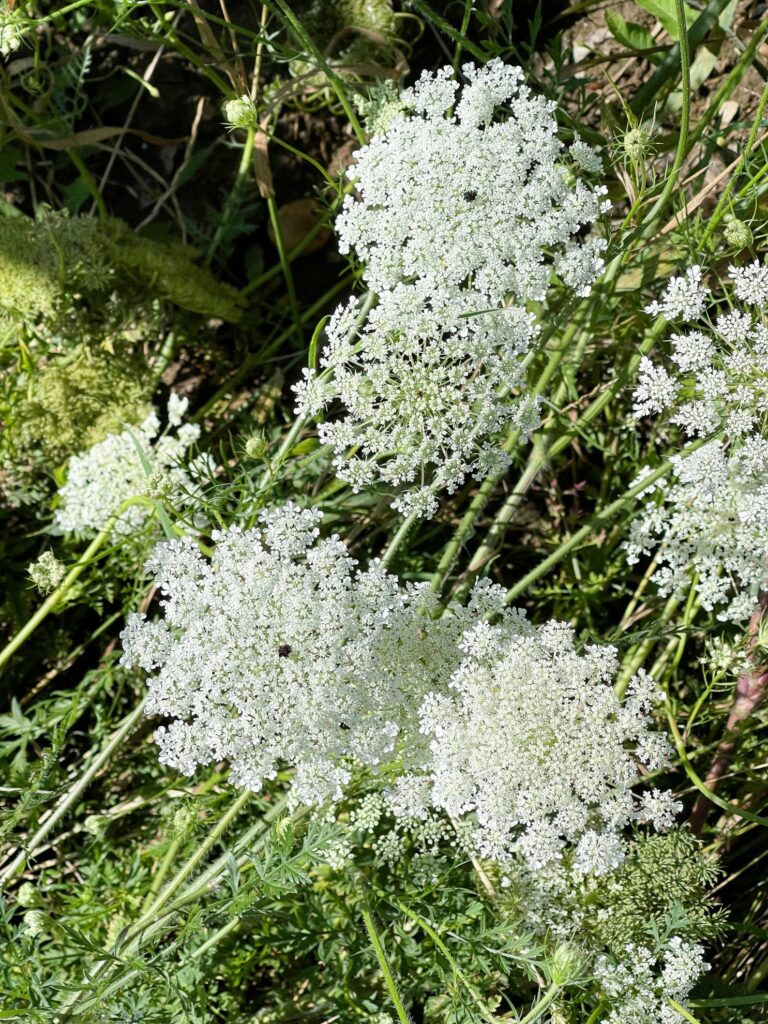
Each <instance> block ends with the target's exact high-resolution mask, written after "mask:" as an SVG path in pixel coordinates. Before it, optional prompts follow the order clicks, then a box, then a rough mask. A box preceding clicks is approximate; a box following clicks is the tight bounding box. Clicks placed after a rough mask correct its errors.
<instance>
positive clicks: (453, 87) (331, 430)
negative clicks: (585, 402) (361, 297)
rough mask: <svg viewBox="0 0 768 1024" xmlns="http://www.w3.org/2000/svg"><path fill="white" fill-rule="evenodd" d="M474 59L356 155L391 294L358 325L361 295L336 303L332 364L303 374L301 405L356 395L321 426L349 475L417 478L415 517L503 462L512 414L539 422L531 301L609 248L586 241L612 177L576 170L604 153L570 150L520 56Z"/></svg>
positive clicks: (366, 246)
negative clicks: (499, 438) (595, 184)
mask: <svg viewBox="0 0 768 1024" xmlns="http://www.w3.org/2000/svg"><path fill="white" fill-rule="evenodd" d="M462 70H463V74H464V76H465V78H466V81H467V84H466V85H465V86H464V87H463V88H462V89H461V92H460V94H459V96H458V102H457V89H458V86H457V83H456V82H455V81H453V80H452V74H453V72H452V69H451V68H443V69H442V70H440V71H438V72H436V73H434V74H431V75H430V74H428V73H425V74H424V75H423V76H422V78H421V79H420V80H419V82H417V83H416V85H415V86H414V87H413V88H412V89H407V90H405V91H404V92H403V94H402V96H401V101H402V105H403V113H402V114H401V116H398V117H396V118H395V119H394V120H393V121H392V122H391V123H390V125H389V127H388V128H387V130H386V131H384V132H383V133H381V134H379V135H377V136H375V137H374V138H373V139H372V140H371V141H370V143H369V144H368V145H367V146H365V147H363V148H362V149H361V150H360V151H358V153H357V154H356V163H355V164H354V165H353V167H352V168H350V170H349V172H348V174H349V176H350V178H352V179H354V180H355V182H356V185H357V190H358V196H357V197H353V196H349V197H347V199H346V200H345V204H344V209H343V211H342V214H341V216H340V217H339V219H338V221H337V227H338V231H339V236H340V247H341V249H342V251H343V252H354V253H355V254H356V256H357V258H358V259H359V260H360V261H361V262H362V263H363V264H364V265H365V272H364V278H365V281H366V283H367V284H368V286H369V288H370V289H371V290H372V291H373V292H375V293H376V294H377V295H378V304H377V306H376V308H375V309H374V310H373V311H372V312H371V313H370V314H369V315H368V317H367V319H365V320H364V322H363V323H362V325H357V326H355V318H356V316H357V313H358V309H357V306H356V304H354V303H352V304H351V305H347V306H344V307H342V308H341V309H340V310H339V311H338V312H337V314H336V315H335V317H334V318H333V319H332V321H331V323H330V325H329V328H328V338H329V345H328V347H327V349H326V351H325V353H324V355H323V357H322V360H321V362H322V365H323V367H324V370H325V372H324V373H323V375H322V376H321V377H318V375H317V374H315V373H314V371H309V370H307V371H305V379H304V381H302V382H301V383H300V384H299V385H297V387H296V392H297V401H298V410H299V411H301V412H304V413H307V414H311V415H317V414H318V413H320V412H322V411H323V410H324V409H325V408H327V407H328V406H329V405H330V404H331V403H333V402H334V401H338V400H340V401H341V403H342V404H343V405H344V406H345V408H346V417H345V419H343V420H342V421H340V422H324V423H321V424H320V427H319V433H320V437H321V440H322V441H323V442H324V443H327V444H330V445H332V447H333V449H334V452H335V455H336V465H337V467H338V472H339V475H340V476H341V477H342V478H343V479H346V480H348V481H349V482H350V483H351V484H352V485H353V486H354V487H355V488H360V487H363V486H367V485H369V484H371V483H373V482H375V481H377V480H382V481H384V482H385V483H387V484H391V485H403V484H404V485H414V486H412V487H410V488H408V489H407V490H405V492H404V493H403V494H401V496H400V497H399V499H398V501H397V502H396V503H395V507H396V508H398V509H399V510H400V511H401V512H402V513H403V514H408V513H411V512H415V513H416V514H419V515H422V516H430V515H433V514H434V512H435V511H436V507H437V500H436V498H435V494H436V493H437V492H439V491H441V490H447V491H449V492H451V491H453V490H455V488H456V487H458V486H459V485H460V484H461V483H462V482H463V481H464V479H465V478H466V477H467V476H470V475H471V476H474V477H476V478H482V477H485V476H487V475H488V474H489V473H491V472H493V471H494V470H495V469H496V468H497V467H499V466H500V465H503V464H504V458H505V456H504V453H503V452H502V450H501V449H500V447H499V445H498V443H496V442H495V440H494V436H495V435H497V434H498V431H499V430H500V428H501V427H502V425H515V426H517V427H518V428H519V429H520V430H521V431H522V432H523V433H524V434H525V433H528V432H530V430H532V429H533V428H535V426H536V425H537V423H538V409H537V405H536V402H535V401H534V400H533V399H532V398H531V397H530V396H528V395H526V394H525V393H524V391H523V392H522V393H521V389H523V386H524V383H525V375H524V364H523V359H524V357H525V355H526V353H527V352H528V351H529V349H530V347H531V344H532V343H533V341H534V340H535V338H536V336H537V333H538V326H537V325H536V324H535V322H534V321H533V319H532V317H531V316H529V315H528V313H527V312H526V309H525V306H524V303H525V302H526V301H527V300H529V299H542V298H544V296H545V294H546V289H547V284H548V282H549V280H550V277H551V274H552V271H553V268H554V270H555V271H556V272H557V273H558V274H559V275H560V276H561V278H562V279H563V281H564V282H565V284H566V285H567V286H568V287H570V288H572V289H574V290H575V291H576V292H577V293H578V294H580V295H585V294H588V292H589V289H590V286H591V284H592V282H593V281H594V280H595V277H596V276H597V274H598V273H599V272H600V269H601V267H602V258H601V255H600V254H601V252H602V250H603V249H604V248H605V242H604V241H603V240H602V239H597V238H588V239H586V240H584V241H578V240H577V239H576V238H575V235H576V234H577V232H579V231H580V230H581V229H582V228H583V227H584V226H585V225H588V224H591V223H593V222H594V221H595V220H596V218H597V217H598V215H599V213H600V212H601V209H602V208H603V207H604V202H603V200H602V199H601V198H600V197H601V195H602V194H603V192H604V189H603V188H592V187H590V186H589V185H587V184H586V183H585V182H584V181H583V180H581V176H582V173H583V170H584V169H588V170H590V171H595V170H596V169H597V167H598V165H599V157H598V156H597V155H596V154H595V153H594V151H592V150H591V149H590V148H589V147H588V146H587V145H586V144H584V143H581V142H579V143H576V144H574V145H573V146H572V147H571V150H570V152H569V151H567V150H566V149H565V147H564V146H563V144H562V143H561V142H560V141H559V140H558V138H557V123H556V120H555V118H554V116H553V110H554V104H552V103H550V102H548V101H547V100H545V99H544V98H543V97H534V96H532V95H531V93H530V91H529V90H528V89H527V87H526V86H525V85H523V84H522V78H523V74H522V71H521V70H520V69H519V68H515V67H509V66H506V65H504V64H503V63H502V62H501V61H500V60H498V59H494V60H491V61H490V62H489V63H488V64H487V65H485V67H483V68H480V69H477V68H475V67H474V66H473V65H471V64H467V65H465V66H464V68H463V69H462ZM500 106H503V107H504V110H505V114H504V116H503V117H502V118H501V119H495V118H496V112H497V110H498V108H499V107H500ZM569 157H570V162H569V159H568V158H569ZM574 165H575V166H576V168H577V171H578V173H577V174H576V175H575V176H574V173H573V166H574ZM574 177H575V180H574Z"/></svg>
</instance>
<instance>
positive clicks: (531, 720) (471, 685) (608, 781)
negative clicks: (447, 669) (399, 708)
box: [396, 615, 679, 874]
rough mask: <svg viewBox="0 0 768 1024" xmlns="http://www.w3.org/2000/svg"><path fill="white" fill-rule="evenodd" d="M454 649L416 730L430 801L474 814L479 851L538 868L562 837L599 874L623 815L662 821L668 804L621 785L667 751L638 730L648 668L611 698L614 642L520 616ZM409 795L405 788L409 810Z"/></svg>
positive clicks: (645, 714) (620, 852)
mask: <svg viewBox="0 0 768 1024" xmlns="http://www.w3.org/2000/svg"><path fill="white" fill-rule="evenodd" d="M462 648H463V650H464V658H463V660H462V663H461V665H460V666H459V668H458V669H457V671H456V672H455V673H454V675H453V677H452V679H451V681H450V686H449V688H448V690H446V691H444V692H442V693H430V694H429V695H428V696H427V697H426V699H425V700H424V702H423V704H422V707H421V710H420V718H421V728H422V730H423V731H424V732H425V733H426V734H427V735H428V736H429V737H431V744H430V746H431V758H430V761H429V773H428V777H429V780H430V786H431V793H430V801H431V804H432V805H433V806H434V807H436V808H440V809H443V810H445V811H446V812H447V813H448V814H449V815H451V816H453V817H457V818H458V817H461V816H463V815H467V814H471V815H473V816H474V819H475V821H476V829H475V843H476V847H477V849H478V850H479V852H480V853H481V854H482V855H483V856H486V857H490V858H492V859H495V860H498V861H501V862H502V863H503V862H508V861H509V860H510V858H513V857H514V856H515V855H520V856H522V857H523V858H524V859H525V860H526V861H527V862H528V863H529V864H531V865H532V866H533V867H535V868H540V867H542V866H544V865H546V864H548V863H550V862H553V861H557V860H558V859H559V858H560V856H561V855H562V852H563V850H564V849H565V848H566V846H571V847H575V853H574V861H573V864H574V870H575V871H576V872H580V873H582V874H601V873H604V872H606V871H610V870H612V869H613V868H615V867H616V866H617V865H618V864H619V863H620V862H621V860H622V858H623V856H624V852H625V843H624V840H623V838H622V835H621V833H622V830H623V829H624V828H625V826H626V825H627V824H628V823H629V822H631V821H638V820H651V821H652V822H653V824H654V825H656V826H657V827H666V826H667V824H668V822H669V819H670V815H671V814H672V813H674V812H675V811H676V810H678V809H679V805H677V804H675V803H674V801H672V799H671V798H663V797H659V798H658V800H657V801H656V802H654V801H649V800H646V801H640V802H638V801H636V799H635V798H634V796H633V793H632V790H631V786H632V785H633V783H634V782H635V781H636V779H637V775H638V763H642V764H644V765H645V766H647V767H648V768H649V769H650V770H654V769H656V768H658V767H659V766H660V765H661V764H662V763H663V762H664V760H665V758H666V756H667V752H668V746H667V741H666V739H665V737H664V736H663V735H661V734H659V733H656V732H653V731H651V729H650V728H649V725H650V710H651V705H652V701H653V700H654V699H656V697H657V696H658V695H657V693H656V689H655V686H654V684H653V681H652V680H651V679H650V678H649V677H648V676H646V675H644V674H642V673H641V674H639V675H638V676H636V677H635V678H634V679H633V681H632V683H631V685H630V687H629V690H628V693H627V696H626V699H625V700H624V701H623V702H622V701H620V700H619V698H618V697H617V696H616V694H615V692H614V689H613V686H612V685H611V683H612V679H613V676H614V673H615V671H616V667H617V660H616V652H615V650H614V649H613V648H611V647H593V646H590V647H587V648H586V649H585V651H584V652H583V653H582V654H578V653H577V652H576V650H575V647H574V636H573V631H572V629H571V628H570V627H569V626H568V625H566V624H565V623H557V622H550V623H547V624H546V625H545V626H542V627H540V628H538V629H537V628H534V627H533V626H531V625H529V624H528V623H527V622H526V621H525V620H524V619H523V618H522V617H520V616H519V615H516V616H513V615H510V616H508V617H507V618H506V619H505V620H504V621H503V622H502V623H501V624H500V625H497V626H491V625H488V624H487V623H482V624H478V625H477V626H476V627H475V628H474V629H473V630H472V631H470V632H468V633H467V634H465V638H464V641H463V643H462ZM415 797H416V793H415V790H413V789H412V790H411V791H409V793H408V802H409V806H410V813H411V814H414V813H415V806H414V805H415ZM402 799H403V796H402V791H400V792H398V793H397V794H396V800H397V801H398V802H402Z"/></svg>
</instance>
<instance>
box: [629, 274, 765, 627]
mask: <svg viewBox="0 0 768 1024" xmlns="http://www.w3.org/2000/svg"><path fill="white" fill-rule="evenodd" d="M729 275H730V280H731V288H730V289H729V291H730V292H731V293H732V294H731V295H730V296H729V302H730V306H731V308H730V310H729V311H728V312H724V313H721V314H720V315H718V316H716V317H715V318H714V319H713V320H710V319H709V318H707V317H706V314H705V309H706V306H707V304H708V301H709V298H708V297H709V289H707V288H706V287H705V286H704V285H703V284H702V274H701V269H700V268H699V267H693V268H691V269H690V270H689V271H688V273H687V274H686V276H685V277H680V278H673V279H672V281H671V282H670V284H669V285H668V287H667V289H666V292H665V295H664V296H663V298H662V300H661V302H658V303H653V304H652V305H650V306H648V307H647V308H648V311H649V312H651V313H654V314H659V313H661V314H663V315H664V316H665V317H666V318H667V319H670V320H675V319H680V320H687V321H689V322H691V323H693V327H692V329H690V330H687V331H685V332H681V333H676V334H672V336H671V351H670V365H669V366H664V365H660V364H655V363H654V362H652V361H651V360H650V359H648V358H644V359H643V360H642V363H641V365H640V375H639V380H638V384H637V388H636V390H635V414H636V415H637V416H646V415H651V414H654V415H666V416H668V417H669V421H670V422H671V423H672V424H674V425H676V426H679V427H680V428H681V429H682V431H683V433H684V434H685V435H687V436H689V437H692V438H693V437H706V436H708V435H710V434H715V433H717V434H718V435H719V439H718V440H717V441H713V442H711V443H710V444H708V445H707V446H706V447H705V448H704V449H702V450H700V451H699V452H696V453H694V454H693V455H691V456H689V457H688V458H686V459H680V458H676V459H674V481H673V483H672V485H671V486H669V485H668V484H666V483H658V484H656V485H655V487H653V488H650V489H649V493H651V492H655V496H656V499H657V502H654V501H653V500H648V501H646V502H645V504H644V505H643V507H642V509H641V512H640V514H639V516H638V518H637V519H636V521H635V522H634V523H633V525H632V530H631V535H630V540H629V543H628V545H627V549H628V552H629V558H630V561H631V562H634V561H637V560H638V558H639V557H640V555H641V554H643V553H644V554H651V553H654V554H655V555H656V557H657V558H658V560H659V562H660V567H659V568H658V569H657V571H656V573H655V575H654V577H653V578H654V580H655V581H656V583H657V584H658V585H659V587H660V592H661V593H662V594H663V595H667V594H672V593H676V594H682V593H683V592H684V591H686V590H687V589H688V587H689V586H690V583H691V577H692V574H693V573H695V574H696V581H695V586H696V590H697V592H698V594H699V597H700V599H701V602H702V605H703V606H704V607H705V608H706V609H707V610H712V609H713V608H714V607H715V606H722V605H725V606H726V607H725V608H724V610H721V612H720V614H719V617H720V618H721V619H724V620H729V621H733V622H740V621H743V620H744V619H745V618H748V617H749V615H750V614H751V611H752V610H753V607H754V600H755V598H756V596H757V592H758V589H759V588H760V586H761V585H762V584H763V583H764V582H765V581H766V578H767V577H768V525H767V524H768V520H766V510H767V509H768V441H766V440H765V438H766V434H767V433H768V430H767V428H768V370H767V369H766V358H767V357H768V324H766V321H765V309H766V307H767V306H768V267H764V266H762V265H761V264H760V263H758V262H757V261H755V262H754V263H752V264H750V265H748V266H744V267H733V266H731V267H729ZM739 304H741V308H739Z"/></svg>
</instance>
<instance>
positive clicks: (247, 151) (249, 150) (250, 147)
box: [205, 128, 295, 299]
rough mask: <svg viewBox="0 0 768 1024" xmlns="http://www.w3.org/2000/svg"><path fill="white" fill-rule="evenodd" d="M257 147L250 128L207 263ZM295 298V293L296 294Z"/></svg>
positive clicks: (231, 211)
mask: <svg viewBox="0 0 768 1024" xmlns="http://www.w3.org/2000/svg"><path fill="white" fill-rule="evenodd" d="M255 148H256V129H255V128H248V129H246V133H245V141H244V143H243V148H242V150H241V152H240V163H239V165H238V168H237V174H236V175H235V181H234V184H233V186H232V188H231V189H230V191H229V193H228V195H227V198H226V201H225V203H224V209H223V210H222V211H221V217H220V218H219V223H218V225H217V227H216V231H215V232H214V235H213V238H212V239H211V242H210V245H209V246H208V249H207V250H206V253H205V259H206V262H207V263H210V261H211V260H212V259H213V256H214V254H215V252H216V250H217V249H218V247H219V245H220V244H221V240H222V238H223V237H224V234H225V232H226V231H227V228H228V227H229V224H230V222H231V220H232V217H233V215H234V212H235V208H236V206H237V201H238V199H239V197H240V195H241V193H242V191H243V189H244V187H245V184H246V182H247V181H248V179H249V178H250V175H251V168H252V166H253V152H254V149H255ZM294 299H295V295H294Z"/></svg>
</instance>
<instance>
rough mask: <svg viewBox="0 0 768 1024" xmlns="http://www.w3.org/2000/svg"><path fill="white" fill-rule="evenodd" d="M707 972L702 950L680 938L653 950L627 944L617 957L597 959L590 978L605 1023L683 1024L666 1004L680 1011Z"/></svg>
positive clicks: (674, 1011)
mask: <svg viewBox="0 0 768 1024" xmlns="http://www.w3.org/2000/svg"><path fill="white" fill-rule="evenodd" d="M708 970H709V965H708V964H707V963H706V962H705V961H704V949H703V948H702V947H701V946H699V945H698V944H696V943H693V942H686V941H685V940H683V939H681V938H680V937H679V936H673V937H672V938H670V939H669V940H668V941H667V942H666V943H665V944H664V945H663V947H662V948H661V950H659V951H657V952H654V951H653V950H652V949H650V948H648V947H647V946H640V945H636V944H631V945H628V946H627V947H626V948H625V949H624V951H623V954H622V955H621V956H618V957H612V956H600V957H598V958H597V961H596V964H595V976H596V978H597V980H598V982H599V984H600V986H601V988H602V991H603V994H604V996H605V998H606V1000H607V1002H608V1004H609V1006H610V1011H609V1013H608V1014H607V1015H606V1017H605V1018H604V1019H605V1020H606V1021H608V1022H609V1024H683V1022H684V1021H685V1020H686V1017H684V1015H683V1014H681V1013H680V1012H679V1011H678V1010H676V1009H674V1007H673V1006H671V1005H670V1003H669V1000H670V999H672V1000H674V1001H675V1002H676V1003H678V1004H679V1005H681V1006H683V1007H685V1006H686V1002H687V998H688V995H689V993H690V991H691V989H692V988H693V986H694V985H695V984H696V982H697V981H698V979H699V978H700V977H701V975H702V974H703V973H704V972H705V971H708Z"/></svg>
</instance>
